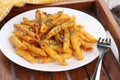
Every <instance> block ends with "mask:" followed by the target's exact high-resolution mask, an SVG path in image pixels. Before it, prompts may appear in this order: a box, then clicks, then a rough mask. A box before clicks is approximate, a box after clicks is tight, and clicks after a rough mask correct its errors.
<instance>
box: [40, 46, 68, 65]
mask: <svg viewBox="0 0 120 80" xmlns="http://www.w3.org/2000/svg"><path fill="white" fill-rule="evenodd" d="M41 47H42V49H43V50H45V51H46V53H47V54H48V55H49V56H50V57H52V58H53V59H54V60H55V61H57V62H59V63H60V64H61V65H63V66H65V65H67V63H66V62H65V59H64V58H62V57H61V56H60V55H58V54H57V52H55V51H54V50H53V49H51V48H50V47H49V46H47V45H45V44H41Z"/></svg>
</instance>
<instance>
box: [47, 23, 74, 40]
mask: <svg viewBox="0 0 120 80" xmlns="http://www.w3.org/2000/svg"><path fill="white" fill-rule="evenodd" d="M73 25H74V23H73V22H72V21H68V22H65V23H63V24H61V25H58V26H56V27H54V28H53V29H52V30H50V32H49V33H48V34H47V36H46V38H47V39H49V38H51V37H52V36H53V35H56V34H57V33H59V32H60V31H61V30H64V29H66V28H68V27H71V26H73Z"/></svg>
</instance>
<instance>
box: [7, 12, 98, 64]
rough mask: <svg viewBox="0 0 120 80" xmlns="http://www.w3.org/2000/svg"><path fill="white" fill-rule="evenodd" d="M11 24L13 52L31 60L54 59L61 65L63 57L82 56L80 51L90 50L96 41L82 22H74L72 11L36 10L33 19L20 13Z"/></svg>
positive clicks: (79, 57) (77, 57) (34, 61)
mask: <svg viewBox="0 0 120 80" xmlns="http://www.w3.org/2000/svg"><path fill="white" fill-rule="evenodd" d="M14 28H15V29H14V31H13V32H12V35H11V36H10V37H9V40H10V42H11V43H12V45H13V47H14V48H15V51H16V53H17V54H18V55H19V56H21V57H23V58H24V59H25V60H27V61H29V62H31V63H36V60H39V62H40V63H48V62H55V61H56V62H58V63H60V64H61V65H63V66H65V65H67V62H66V59H69V58H72V57H76V59H78V60H82V59H83V58H84V57H83V55H82V52H83V51H90V50H92V49H93V48H92V45H93V44H94V43H96V42H97V39H96V38H95V37H93V36H92V35H91V34H89V33H88V32H87V31H85V30H83V28H84V27H83V26H82V25H79V24H76V21H75V16H74V15H73V16H69V15H68V14H65V13H64V11H58V12H56V13H54V14H49V13H47V12H44V11H43V12H41V11H40V10H36V12H35V19H33V20H30V19H28V18H26V17H23V21H21V23H19V24H14Z"/></svg>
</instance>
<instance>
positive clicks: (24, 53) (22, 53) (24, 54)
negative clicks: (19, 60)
mask: <svg viewBox="0 0 120 80" xmlns="http://www.w3.org/2000/svg"><path fill="white" fill-rule="evenodd" d="M16 53H17V54H18V55H20V56H21V57H23V58H24V59H26V60H27V61H29V62H31V63H35V59H34V57H33V56H31V55H30V54H29V53H28V52H26V51H24V50H20V49H18V48H16Z"/></svg>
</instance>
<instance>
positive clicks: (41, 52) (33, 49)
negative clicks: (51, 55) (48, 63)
mask: <svg viewBox="0 0 120 80" xmlns="http://www.w3.org/2000/svg"><path fill="white" fill-rule="evenodd" d="M24 44H25V45H26V46H27V49H28V50H30V51H31V52H33V53H35V54H38V55H41V56H47V55H46V53H45V52H44V51H43V50H42V49H41V48H38V47H35V46H33V45H30V44H28V43H26V42H24Z"/></svg>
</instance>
